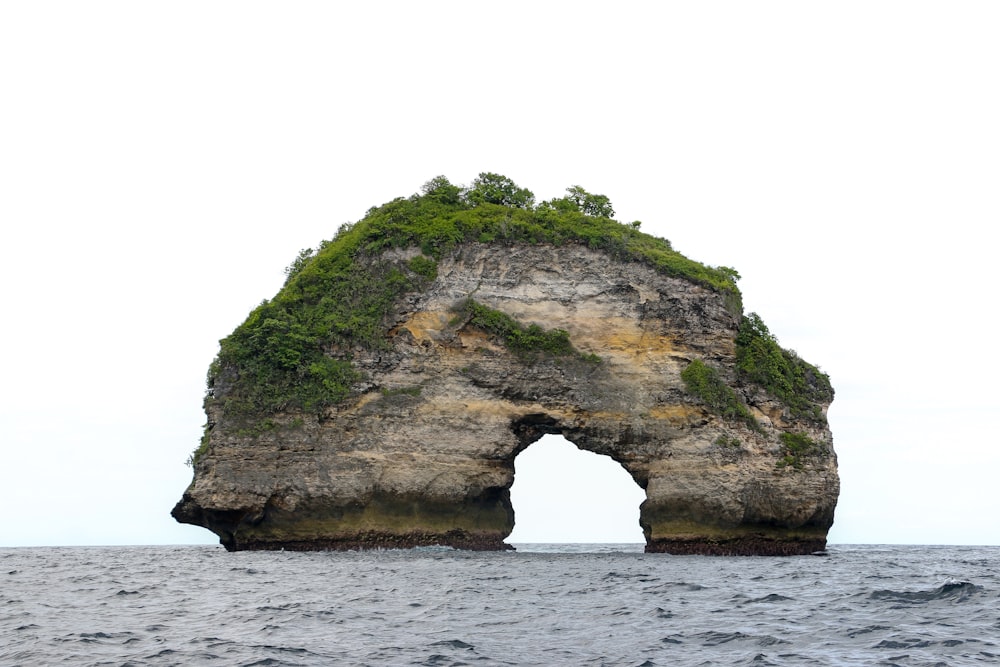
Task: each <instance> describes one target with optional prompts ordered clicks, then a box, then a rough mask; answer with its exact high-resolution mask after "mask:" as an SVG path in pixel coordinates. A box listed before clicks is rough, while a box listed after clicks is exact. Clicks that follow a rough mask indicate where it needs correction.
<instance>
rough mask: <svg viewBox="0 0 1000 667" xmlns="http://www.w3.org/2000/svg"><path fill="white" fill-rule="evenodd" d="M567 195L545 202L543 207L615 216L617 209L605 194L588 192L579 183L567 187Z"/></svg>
mask: <svg viewBox="0 0 1000 667" xmlns="http://www.w3.org/2000/svg"><path fill="white" fill-rule="evenodd" d="M566 193H567V195H566V196H565V197H559V198H557V199H550V200H549V201H546V202H543V203H542V207H544V208H549V209H553V210H556V211H580V212H581V213H583V214H585V215H589V216H593V217H595V218H613V217H614V216H615V209H614V208H612V206H611V200H610V199H608V198H607V197H606V196H605V195H595V194H592V193H590V192H587V191H586V190H584V189H583V188H581V187H580V186H579V185H574V186H572V187H568V188H566Z"/></svg>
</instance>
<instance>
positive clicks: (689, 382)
mask: <svg viewBox="0 0 1000 667" xmlns="http://www.w3.org/2000/svg"><path fill="white" fill-rule="evenodd" d="M681 380H683V381H684V387H685V388H686V389H687V390H688V392H689V393H690V394H691V395H693V396H696V397H698V398H699V399H700V400H701V401H702V402H703V403H704V404H705V405H707V406H708V408H709V410H711V411H712V412H714V413H715V414H717V415H719V416H720V417H722V418H723V419H733V420H738V421H742V422H745V423H746V424H747V425H749V426H753V427H756V426H757V420H756V419H754V418H753V415H751V414H750V410H748V409H747V406H746V405H744V404H743V402H742V401H740V399H739V397H738V396H737V395H736V392H735V391H733V390H732V388H730V387H729V385H727V384H726V383H725V382H724V381H723V380H722V378H721V377H720V376H719V372H718V371H717V370H715V369H714V368H712V367H711V366H709V365H708V364H706V363H705V362H703V361H702V360H701V359H694V360H693V361H691V363H689V364H688V365H687V368H685V369H684V370H683V371H681Z"/></svg>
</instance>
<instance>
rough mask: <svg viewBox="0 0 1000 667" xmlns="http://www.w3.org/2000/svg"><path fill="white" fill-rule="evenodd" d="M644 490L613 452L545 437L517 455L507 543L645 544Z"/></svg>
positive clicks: (555, 437) (556, 437)
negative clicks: (607, 453) (642, 522)
mask: <svg viewBox="0 0 1000 667" xmlns="http://www.w3.org/2000/svg"><path fill="white" fill-rule="evenodd" d="M645 499H646V492H645V491H644V490H643V489H642V488H640V487H639V485H638V484H636V483H635V480H633V479H632V476H631V475H629V473H628V472H627V471H626V470H625V468H624V467H622V465H621V464H620V463H618V462H617V461H615V460H614V459H612V458H611V457H610V456H605V455H603V454H595V453H593V452H589V451H586V450H583V449H580V448H578V447H577V446H576V445H574V444H573V443H572V442H570V441H569V440H567V439H566V438H564V437H562V436H561V435H544V436H542V437H541V439H539V440H538V441H537V442H535V443H533V444H531V445H529V446H528V447H527V448H525V449H524V450H523V451H522V452H521V453H519V454H518V455H517V457H516V458H515V459H514V483H513V485H512V486H511V487H510V500H511V504H512V506H513V508H514V530H513V531H512V532H511V534H510V536H509V537H507V539H506V540H505V541H506V542H507V543H508V544H517V543H521V544H531V543H587V544H609V543H618V544H643V543H645V538H644V536H643V533H642V528H641V527H640V526H639V505H640V504H641V503H642V502H643V501H644V500H645Z"/></svg>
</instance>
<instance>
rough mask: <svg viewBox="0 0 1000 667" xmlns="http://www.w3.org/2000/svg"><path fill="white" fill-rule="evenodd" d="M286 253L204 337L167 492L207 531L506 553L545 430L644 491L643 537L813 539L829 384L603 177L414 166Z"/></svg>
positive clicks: (752, 551) (263, 543)
mask: <svg viewBox="0 0 1000 667" xmlns="http://www.w3.org/2000/svg"><path fill="white" fill-rule="evenodd" d="M286 272H287V280H286V282H285V284H284V286H283V288H282V289H281V290H280V291H279V292H278V294H276V295H275V296H274V297H273V298H272V299H270V300H267V301H264V302H263V303H261V304H260V306H258V307H257V308H256V309H254V310H253V312H251V313H250V314H249V316H248V317H247V319H246V321H245V322H243V323H242V324H241V325H239V326H238V327H237V328H236V330H235V331H233V333H232V334H230V335H229V336H228V337H227V338H225V339H223V340H222V341H221V344H220V350H219V354H218V357H217V358H216V360H215V361H214V362H213V363H212V365H211V367H210V369H209V372H208V391H207V394H206V398H205V412H206V415H207V424H206V427H205V433H204V436H203V438H202V441H201V444H200V446H199V447H198V448H197V450H196V451H195V452H194V454H193V455H192V457H191V463H192V465H193V468H194V479H193V481H192V482H191V485H190V486H189V487H188V489H187V490H186V491H185V492H184V494H183V497H182V498H181V500H180V502H178V503H177V505H176V507H174V509H173V512H172V514H173V516H174V517H175V518H176V519H177V520H178V521H181V522H184V523H190V524H195V525H198V526H203V527H205V528H207V529H208V530H211V531H212V532H214V533H216V534H217V535H218V536H219V538H220V540H221V542H222V544H223V545H225V547H226V548H227V549H230V550H242V549H371V548H399V547H412V546H419V545H448V546H453V547H456V548H462V549H481V550H491V549H505V548H509V547H508V546H507V545H506V543H505V542H504V539H505V538H506V537H507V536H508V535H509V534H510V532H511V530H512V529H513V526H514V512H513V509H512V506H511V502H510V494H509V490H510V487H511V484H512V483H513V480H514V458H515V457H516V456H517V455H518V453H520V452H521V451H522V450H524V449H525V448H526V447H528V446H529V445H531V444H532V443H533V442H535V441H536V440H538V439H539V438H540V437H541V436H542V435H544V434H547V433H552V434H561V435H563V436H564V437H565V438H566V439H568V440H570V441H571V442H573V443H575V444H576V445H577V446H578V447H580V448H582V449H586V450H589V451H592V452H596V453H598V454H606V455H608V456H610V457H611V458H613V459H614V460H616V461H618V462H619V463H621V465H622V466H624V468H625V469H626V470H627V471H628V472H629V473H630V474H631V476H632V477H633V479H635V481H636V483H637V484H638V485H639V486H640V487H641V488H643V489H644V490H645V493H646V500H645V501H644V502H643V503H642V505H641V507H640V524H641V526H642V529H643V533H644V535H645V539H646V550H647V551H650V552H668V553H673V554H742V555H756V554H762V555H791V554H805V553H811V552H815V551H818V550H822V549H823V548H824V547H825V545H826V536H827V531H828V530H829V528H830V526H831V525H832V523H833V517H834V509H835V506H836V502H837V496H838V493H839V488H840V483H839V477H838V474H837V460H836V455H835V453H834V450H833V440H832V435H831V432H830V429H829V426H828V423H827V419H826V413H827V408H828V407H829V405H830V403H831V401H832V400H833V389H832V387H831V385H830V381H829V378H828V377H827V376H826V375H825V374H824V373H822V372H821V371H820V370H819V369H818V368H817V367H816V366H813V365H811V364H809V363H807V362H806V361H804V360H802V359H801V358H799V357H798V356H797V355H796V354H795V353H793V352H791V351H788V350H785V349H782V348H781V347H780V345H779V344H778V341H777V340H776V338H775V337H774V336H773V335H772V334H771V333H770V332H769V331H768V329H767V327H766V326H765V325H764V323H763V321H762V320H761V318H760V317H758V316H757V315H755V314H753V313H744V312H743V308H742V303H741V295H740V291H739V289H738V288H737V285H736V282H737V280H738V278H739V275H738V273H737V272H736V271H735V270H734V269H731V268H728V267H711V266H707V265H704V264H701V263H698V262H695V261H693V260H690V259H688V258H687V257H685V256H683V255H681V254H680V253H678V252H677V251H675V250H674V249H673V248H672V247H671V244H670V242H669V241H667V240H665V239H662V238H657V237H655V236H651V235H649V234H646V233H643V232H642V231H640V223H638V222H633V223H630V224H623V223H620V222H618V221H616V220H614V211H613V209H612V207H611V202H610V201H609V200H608V198H607V197H605V196H603V195H596V194H592V193H589V192H587V191H586V190H584V189H583V188H580V187H577V186H574V187H571V188H569V189H568V190H567V195H566V196H565V197H561V198H557V199H553V200H550V201H545V202H541V203H536V202H535V199H534V196H533V195H532V193H531V192H530V191H529V190H526V189H524V188H522V187H520V186H518V185H517V184H515V183H513V182H512V181H511V180H510V179H508V178H506V177H504V176H500V175H498V174H492V173H483V174H480V175H479V177H478V178H476V179H475V181H473V183H472V184H471V185H469V186H467V187H460V186H457V185H453V184H452V183H450V182H449V181H448V179H446V178H444V177H437V178H435V179H432V180H431V181H429V182H428V183H426V184H425V185H424V186H423V188H422V191H421V192H420V193H419V194H415V195H413V196H410V197H406V198H398V199H395V200H393V201H391V202H389V203H387V204H384V205H382V206H379V207H374V208H372V209H370V210H369V211H368V213H367V215H366V216H365V217H364V218H363V219H362V220H360V221H358V222H357V223H354V224H348V225H343V226H342V227H341V228H340V229H339V230H338V232H337V234H336V236H335V237H334V238H333V239H331V240H329V241H326V242H324V243H323V244H322V245H321V246H320V247H319V248H317V249H315V250H312V249H307V250H304V251H302V252H301V253H300V254H299V256H298V257H297V258H296V259H295V261H294V262H293V263H292V264H291V265H290V266H289V267H288V269H287V270H286ZM551 474H552V475H553V476H558V475H560V474H562V472H561V471H559V470H552V471H551ZM594 493H595V494H600V493H601V489H594Z"/></svg>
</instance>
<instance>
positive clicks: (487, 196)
mask: <svg viewBox="0 0 1000 667" xmlns="http://www.w3.org/2000/svg"><path fill="white" fill-rule="evenodd" d="M465 199H466V201H468V202H469V203H470V204H472V205H473V206H478V205H479V204H499V205H500V206H511V207H513V208H531V207H532V206H534V205H535V194H534V193H533V192H532V191H531V190H528V189H526V188H522V187H519V186H518V185H517V183H515V182H514V181H512V180H510V179H509V178H507V177H506V176H501V175H500V174H494V173H491V172H485V171H484V172H483V173H481V174H479V176H477V177H476V179H475V180H474V181H472V185H470V186H469V189H468V190H466V191H465Z"/></svg>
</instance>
